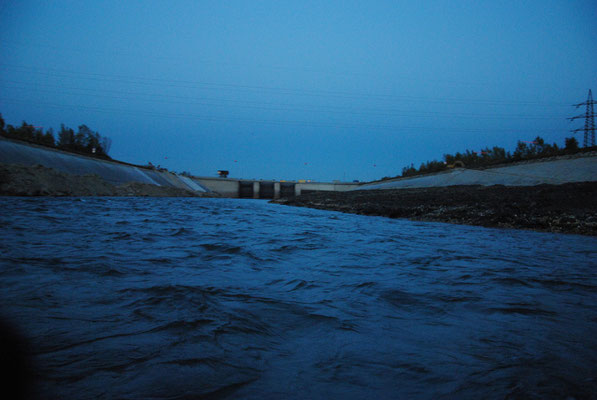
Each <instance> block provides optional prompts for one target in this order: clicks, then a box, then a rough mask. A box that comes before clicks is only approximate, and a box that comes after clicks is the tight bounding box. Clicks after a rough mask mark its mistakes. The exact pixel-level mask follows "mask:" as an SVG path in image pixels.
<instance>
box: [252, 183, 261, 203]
mask: <svg viewBox="0 0 597 400" xmlns="http://www.w3.org/2000/svg"><path fill="white" fill-rule="evenodd" d="M259 186H260V185H259V182H253V198H254V199H258V198H259Z"/></svg>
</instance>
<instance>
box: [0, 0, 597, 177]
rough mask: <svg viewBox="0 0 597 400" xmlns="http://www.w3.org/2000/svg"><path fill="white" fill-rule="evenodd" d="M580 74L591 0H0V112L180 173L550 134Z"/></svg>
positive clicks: (595, 55) (365, 172) (386, 168)
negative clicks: (88, 133)
mask: <svg viewBox="0 0 597 400" xmlns="http://www.w3.org/2000/svg"><path fill="white" fill-rule="evenodd" d="M596 83H597V2H596V1H594V0H588V1H580V0H579V1H576V0H558V1H555V0H541V1H535V0H529V1H499V2H498V1H494V0H487V1H479V0H477V1H473V0H471V1H460V0H446V1H439V0H438V1H431V0H430V1H414V0H413V1H399V0H393V1H350V0H344V1H322V0H318V1H309V0H301V1H257V0H253V1H234V0H232V1H207V0H205V1H200V0H196V1H182V0H181V1H176V0H170V1H133V0H131V1H122V0H119V1H95V0H93V1H85V0H76V1H62V0H55V1H51V2H50V1H27V0H19V1H17V0H2V1H1V2H0V113H1V114H2V116H3V118H4V120H5V121H6V123H9V124H13V125H16V124H20V123H21V122H22V121H23V120H24V121H27V122H28V123H30V124H33V125H35V126H43V127H44V129H47V128H50V127H52V128H54V130H55V131H56V130H57V129H59V128H60V124H65V125H66V126H69V127H72V128H74V129H75V130H76V129H77V127H78V126H79V125H81V124H85V125H87V126H89V127H90V128H91V129H92V130H94V131H97V132H99V133H100V134H101V135H102V136H107V137H109V138H110V139H111V140H112V146H111V149H110V155H111V156H112V157H113V158H115V159H118V160H122V161H126V162H130V163H135V164H147V163H148V162H151V163H153V164H154V165H161V166H162V167H166V168H168V169H169V170H171V171H176V172H182V171H188V172H191V173H192V174H194V175H198V176H215V175H216V173H217V170H219V169H226V170H229V171H230V176H231V177H239V178H248V179H252V178H255V179H287V180H290V179H312V180H317V181H331V180H342V181H352V180H360V181H368V180H374V179H379V178H382V177H384V176H396V175H399V174H400V173H401V171H402V168H403V167H405V166H408V165H410V164H411V163H412V164H414V165H415V166H418V165H420V164H421V163H422V162H425V161H428V160H433V159H437V160H441V159H442V157H443V155H444V154H446V153H450V154H453V153H455V152H457V151H464V150H466V149H470V150H474V151H479V150H481V148H484V147H486V146H490V147H492V146H500V147H504V148H506V149H507V150H513V149H514V147H515V146H516V142H517V141H518V140H527V141H531V140H533V139H534V138H535V137H536V136H541V137H543V138H544V139H545V140H546V142H549V143H554V142H555V143H557V144H558V145H563V143H564V139H565V138H566V137H570V136H572V133H571V132H570V130H571V129H574V128H578V127H581V126H582V120H580V121H579V120H576V121H573V122H571V121H568V120H567V119H566V118H568V117H572V116H574V115H578V114H579V113H583V112H584V110H582V109H581V110H576V109H575V108H574V107H572V104H576V103H580V102H583V101H585V100H586V98H587V93H588V89H590V88H592V89H593V90H597V84H596ZM580 135H582V134H577V136H576V137H577V139H578V140H579V142H581V143H582V137H581V136H580Z"/></svg>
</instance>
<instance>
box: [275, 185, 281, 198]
mask: <svg viewBox="0 0 597 400" xmlns="http://www.w3.org/2000/svg"><path fill="white" fill-rule="evenodd" d="M279 198H280V182H274V199H279Z"/></svg>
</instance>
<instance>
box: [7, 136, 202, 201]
mask: <svg viewBox="0 0 597 400" xmlns="http://www.w3.org/2000/svg"><path fill="white" fill-rule="evenodd" d="M0 162H2V163H5V164H20V165H35V164H41V165H43V166H44V167H49V168H54V169H56V170H59V171H62V172H65V173H68V174H74V175H87V174H95V175H99V176H100V177H102V178H103V179H105V180H106V181H108V182H110V183H112V184H114V185H120V184H123V183H127V182H141V183H150V184H154V185H158V186H171V187H179V188H183V189H187V190H192V191H197V192H205V191H207V190H206V189H205V188H204V187H202V186H201V185H200V184H199V183H197V182H194V181H192V180H190V179H189V178H186V177H182V176H178V175H176V174H173V173H171V172H160V171H156V170H150V169H145V168H139V167H135V166H132V165H126V164H120V163H117V162H113V161H105V160H100V159H96V158H92V157H86V156H82V155H77V154H72V153H68V152H64V151H60V150H55V149H50V148H46V147H42V146H36V145H29V144H24V143H19V142H17V141H12V140H7V139H4V138H0Z"/></svg>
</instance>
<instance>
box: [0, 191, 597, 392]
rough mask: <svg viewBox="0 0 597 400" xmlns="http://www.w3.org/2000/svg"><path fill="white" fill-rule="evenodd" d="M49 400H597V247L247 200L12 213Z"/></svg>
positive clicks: (62, 203) (34, 202) (8, 292)
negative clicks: (569, 399) (571, 399)
mask: <svg viewBox="0 0 597 400" xmlns="http://www.w3.org/2000/svg"><path fill="white" fill-rule="evenodd" d="M0 201H1V203H2V210H3V211H2V213H0V226H2V227H3V228H2V230H1V231H0V232H1V233H0V237H1V241H0V243H1V244H0V246H1V247H0V249H1V256H0V257H1V258H0V298H1V299H2V310H1V313H2V315H4V317H5V318H8V319H10V320H11V321H13V322H14V323H16V324H17V326H18V327H19V328H20V329H21V330H22V331H24V332H25V333H26V335H27V337H28V338H29V340H30V342H31V344H32V346H33V349H34V350H33V351H34V356H35V365H36V369H37V373H38V374H39V377H38V379H39V383H38V385H37V386H38V390H39V391H41V392H43V393H44V396H45V397H50V398H52V397H55V398H73V399H74V398H78V399H81V398H83V399H87V398H88V399H96V398H130V399H133V398H153V399H187V398H188V399H194V398H198V397H200V396H201V395H204V396H207V397H209V398H249V399H261V398H301V399H303V398H304V399H306V398H309V399H310V398H343V399H347V398H348V399H361V398H374V397H377V398H442V397H443V398H487V397H489V398H500V399H501V398H506V397H507V398H546V397H548V398H551V397H554V398H566V397H567V396H572V397H575V398H591V397H592V396H593V397H592V398H595V397H594V396H595V394H594V393H595V389H596V387H597V369H596V367H595V365H597V314H596V311H595V310H596V309H597V261H596V258H595V256H596V253H597V239H595V238H592V237H581V236H574V235H556V234H546V233H536V232H528V231H517V230H500V229H485V228H479V227H467V226H458V225H448V224H439V223H420V222H410V221H405V220H391V219H385V218H378V217H364V216H357V215H347V214H340V213H334V212H326V211H319V210H310V209H298V208H290V207H284V206H279V205H272V204H268V203H265V202H263V201H256V200H228V199H141V198H128V199H127V198H85V199H72V198H71V199H65V198H61V199H52V198H2V199H0Z"/></svg>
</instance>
